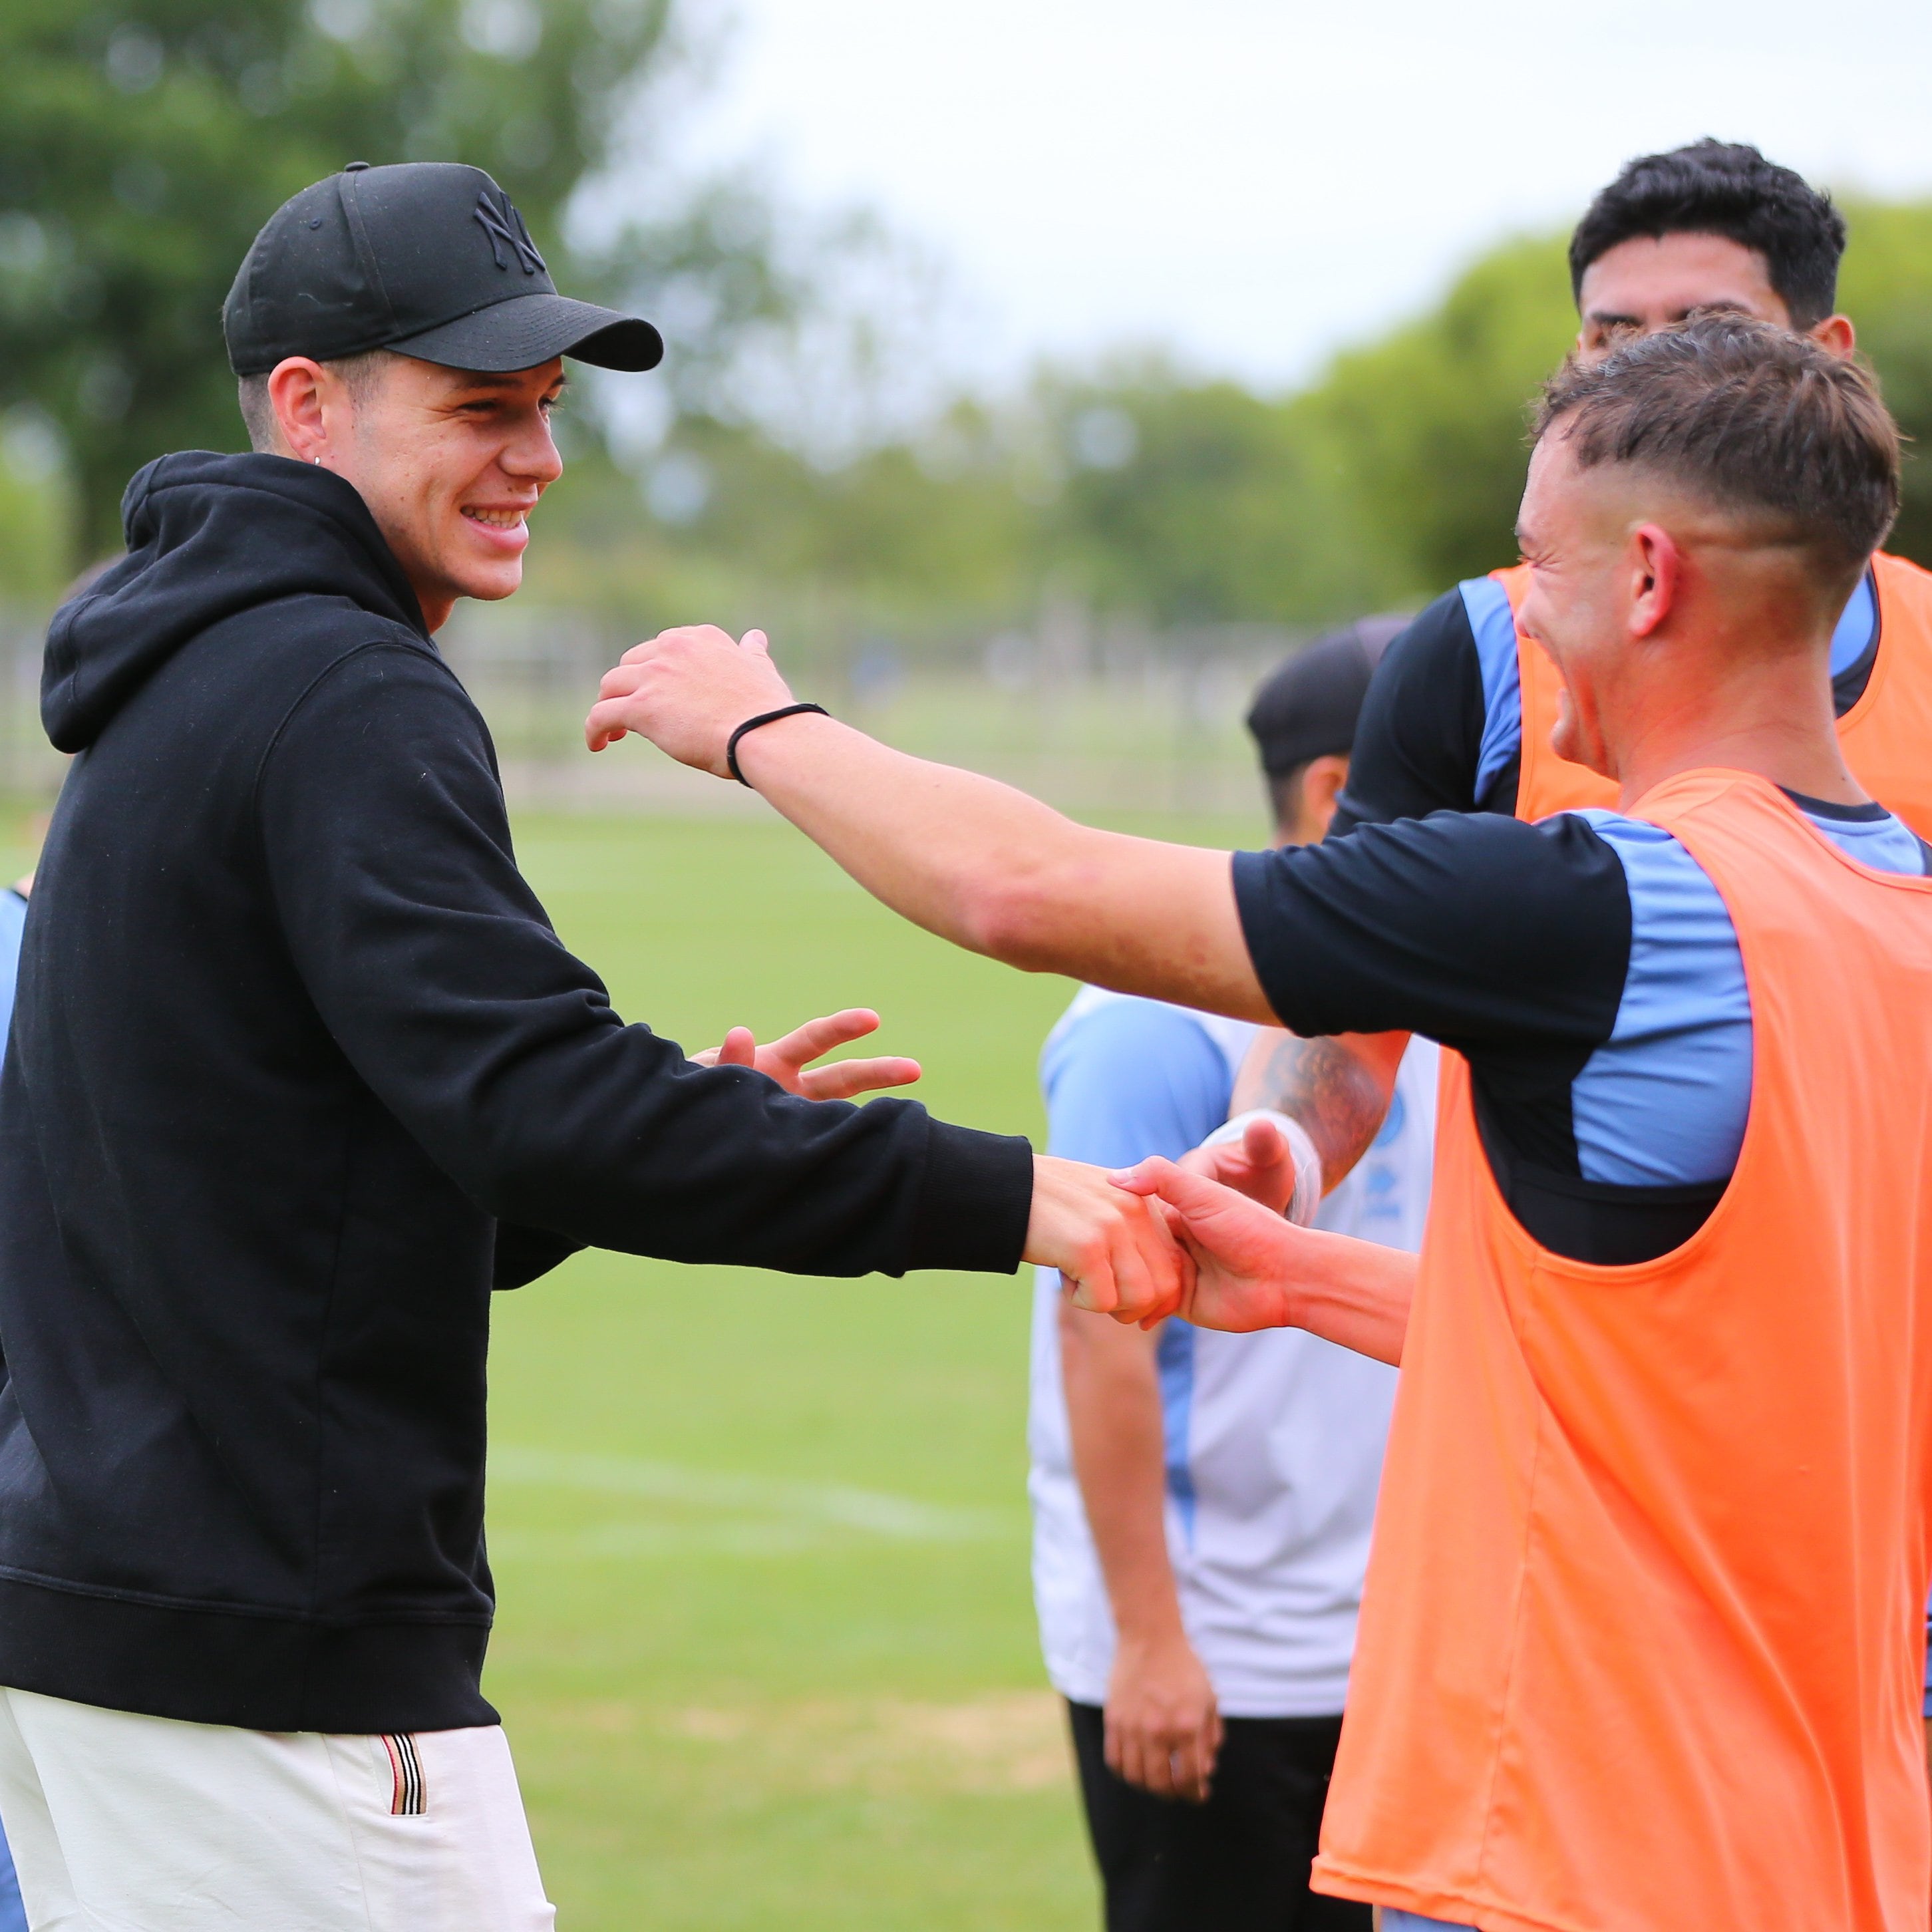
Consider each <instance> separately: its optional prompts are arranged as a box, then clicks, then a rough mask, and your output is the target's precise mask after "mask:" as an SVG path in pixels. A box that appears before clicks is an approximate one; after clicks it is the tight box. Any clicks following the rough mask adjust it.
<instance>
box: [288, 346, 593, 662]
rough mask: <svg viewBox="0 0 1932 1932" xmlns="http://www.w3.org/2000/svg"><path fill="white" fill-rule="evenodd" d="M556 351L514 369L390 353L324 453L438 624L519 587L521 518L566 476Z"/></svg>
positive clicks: (431, 622)
mask: <svg viewBox="0 0 1932 1932" xmlns="http://www.w3.org/2000/svg"><path fill="white" fill-rule="evenodd" d="M563 380H564V379H563V364H562V360H561V359H552V360H551V361H550V362H545V363H541V364H540V365H538V367H536V368H534V369H520V370H517V371H514V372H512V373H511V374H508V375H484V374H477V373H475V372H472V371H468V370H463V369H446V368H442V367H440V365H437V364H436V363H434V362H418V361H416V359H414V358H413V357H410V356H397V355H392V356H384V357H383V359H382V362H381V365H380V368H378V369H377V370H376V371H373V372H372V373H371V378H370V380H368V382H366V383H364V384H362V385H359V386H358V389H357V390H356V394H355V395H354V398H353V405H352V411H353V416H352V426H351V428H350V434H348V435H347V437H342V438H341V439H339V440H338V439H337V438H335V437H332V438H331V439H330V442H329V449H328V452H327V454H326V456H325V457H324V458H323V460H324V461H326V463H327V464H328V466H329V468H330V469H333V470H335V472H336V473H337V474H338V475H340V476H341V477H342V478H344V480H345V481H348V482H350V483H353V484H354V485H355V486H356V489H357V490H358V491H359V492H360V493H361V495H362V499H363V501H364V502H366V503H367V504H368V506H369V510H370V513H371V515H373V516H374V517H375V519H376V522H377V526H378V527H379V528H380V529H381V531H382V532H383V535H384V536H385V537H386V538H388V540H389V547H390V548H391V549H392V550H394V551H395V554H396V559H397V561H398V562H400V563H401V565H402V566H403V569H404V572H405V573H406V574H407V576H408V577H409V580H410V583H412V584H413V586H415V588H416V595H417V598H419V601H421V603H422V607H423V617H424V620H425V622H426V623H427V624H428V626H429V628H431V630H432V631H434V630H438V629H440V628H441V627H442V625H443V623H444V622H446V620H447V619H448V617H449V613H450V609H451V607H452V605H453V604H455V601H456V600H457V598H459V597H478V598H484V599H485V600H486V601H489V600H493V599H495V598H502V597H507V596H508V595H510V594H511V592H513V591H514V589H516V588H517V586H518V585H519V584H520V583H522V581H523V552H524V550H525V549H526V548H527V547H528V546H529V540H530V533H529V526H528V524H527V523H526V517H528V516H529V512H530V511H532V510H533V509H535V508H536V505H537V501H538V498H539V497H541V496H542V494H543V493H544V490H547V489H548V488H549V487H550V484H553V482H555V481H556V479H557V478H558V477H559V476H560V475H562V473H563V461H562V458H560V457H559V455H557V451H556V443H555V442H554V441H553V440H552V439H551V436H550V409H551V406H552V405H553V404H554V403H555V401H556V398H557V397H558V395H559V393H560V392H562V388H563Z"/></svg>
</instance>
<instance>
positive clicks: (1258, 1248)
mask: <svg viewBox="0 0 1932 1932" xmlns="http://www.w3.org/2000/svg"><path fill="white" fill-rule="evenodd" d="M1297 1180H1298V1175H1297V1171H1296V1165H1295V1156H1294V1154H1293V1153H1292V1151H1291V1150H1290V1148H1289V1145H1288V1142H1287V1141H1286V1139H1285V1138H1284V1137H1283V1135H1282V1134H1281V1133H1280V1130H1278V1129H1277V1127H1274V1125H1273V1124H1272V1123H1271V1122H1270V1121H1268V1120H1266V1119H1265V1118H1258V1119H1254V1120H1251V1121H1249V1122H1248V1124H1247V1127H1246V1128H1245V1129H1244V1131H1243V1132H1242V1133H1241V1136H1239V1138H1238V1139H1234V1140H1231V1141H1227V1142H1221V1143H1218V1144H1217V1143H1215V1142H1210V1143H1209V1144H1208V1145H1205V1146H1204V1147H1199V1148H1196V1149H1195V1150H1194V1151H1193V1153H1191V1154H1187V1155H1186V1156H1185V1157H1183V1158H1182V1159H1181V1160H1180V1161H1178V1162H1176V1161H1172V1160H1160V1159H1154V1160H1144V1161H1142V1163H1140V1164H1139V1166H1137V1167H1134V1168H1131V1169H1128V1170H1127V1172H1124V1173H1119V1174H1110V1173H1109V1172H1106V1170H1105V1169H1101V1168H1097V1167H1088V1166H1085V1165H1083V1164H1082V1163H1079V1162H1078V1161H1069V1160H1055V1159H1054V1158H1053V1157H1052V1156H1050V1155H1048V1156H1042V1157H1040V1158H1038V1159H1037V1160H1035V1162H1034V1199H1033V1218H1032V1220H1031V1223H1030V1224H1029V1226H1028V1230H1027V1247H1026V1259H1028V1261H1030V1262H1038V1263H1040V1265H1043V1266H1044V1267H1047V1268H1058V1270H1059V1271H1060V1275H1061V1280H1062V1281H1063V1282H1064V1283H1065V1284H1066V1286H1067V1291H1068V1292H1069V1294H1070V1296H1071V1297H1072V1299H1073V1305H1074V1306H1075V1307H1076V1308H1084V1309H1088V1310H1092V1311H1093V1312H1094V1313H1096V1314H1100V1315H1111V1316H1112V1317H1113V1318H1114V1319H1115V1321H1116V1322H1137V1323H1139V1325H1141V1326H1142V1327H1143V1328H1147V1327H1151V1326H1152V1325H1153V1324H1154V1323H1155V1322H1159V1321H1161V1320H1163V1319H1165V1318H1166V1317H1167V1316H1170V1315H1178V1316H1181V1317H1183V1318H1184V1319H1186V1320H1187V1321H1189V1322H1193V1324H1194V1325H1196V1327H1198V1328H1220V1329H1226V1330H1228V1331H1231V1332H1232V1333H1234V1334H1247V1333H1248V1332H1250V1331H1252V1330H1254V1329H1257V1328H1284V1327H1288V1326H1305V1325H1306V1323H1305V1322H1304V1320H1303V1319H1302V1316H1303V1313H1304V1310H1303V1309H1302V1307H1301V1301H1300V1298H1298V1294H1297V1292H1296V1291H1297V1286H1298V1283H1299V1282H1300V1281H1301V1280H1302V1278H1303V1277H1305V1276H1307V1275H1308V1274H1310V1273H1313V1272H1320V1271H1321V1269H1320V1264H1322V1262H1325V1261H1328V1260H1329V1259H1331V1256H1328V1255H1326V1254H1325V1253H1324V1252H1323V1251H1324V1250H1326V1249H1328V1247H1331V1244H1334V1241H1335V1240H1336V1238H1335V1237H1334V1236H1331V1235H1318V1234H1315V1233H1313V1232H1311V1231H1310V1230H1309V1229H1304V1228H1298V1227H1297V1226H1295V1225H1294V1224H1293V1223H1292V1222H1290V1221H1288V1220H1285V1219H1284V1218H1283V1216H1284V1214H1286V1211H1287V1208H1288V1206H1289V1202H1290V1201H1291V1200H1292V1199H1293V1198H1294V1196H1295V1192H1296V1186H1297ZM1348 1245H1350V1246H1352V1245H1353V1244H1348Z"/></svg>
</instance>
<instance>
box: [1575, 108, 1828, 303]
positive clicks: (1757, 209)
mask: <svg viewBox="0 0 1932 1932" xmlns="http://www.w3.org/2000/svg"><path fill="white" fill-rule="evenodd" d="M1640 235H1645V236H1651V237H1652V238H1653V239H1658V238H1661V237H1662V236H1666V235H1721V236H1724V237H1725V238H1726V239H1728V240H1730V241H1733V242H1737V243H1738V244H1739V245H1740V246H1742V247H1743V248H1753V249H1755V250H1756V251H1757V253H1758V254H1760V255H1762V256H1763V257H1764V260H1765V266H1766V269H1767V270H1768V271H1769V275H1770V278H1771V285H1772V287H1773V288H1774V289H1775V290H1777V292H1778V296H1779V297H1780V298H1781V299H1782V301H1783V302H1784V306H1785V307H1786V308H1787V309H1788V310H1789V311H1790V314H1791V326H1792V327H1793V328H1794V329H1814V328H1816V327H1817V325H1818V324H1819V323H1821V322H1823V320H1825V318H1826V317H1827V316H1828V315H1829V314H1831V313H1832V308H1833V307H1834V305H1835V304H1836V302H1837V301H1838V259H1839V257H1841V256H1842V255H1843V254H1844V252H1845V217H1843V215H1842V214H1840V213H1839V212H1838V210H1837V209H1836V208H1834V207H1833V206H1832V197H1831V196H1829V194H1825V193H1821V192H1820V190H1818V189H1817V188H1815V187H1813V186H1812V185H1811V183H1810V182H1809V181H1806V180H1805V178H1804V176H1803V175H1798V174H1794V173H1793V172H1792V171H1791V169H1789V168H1781V167H1779V166H1776V165H1775V163H1772V162H1770V161H1768V160H1766V159H1765V157H1763V155H1762V154H1760V153H1759V152H1758V151H1757V148H1753V147H1749V146H1747V145H1745V143H1744V142H1741V141H1714V140H1712V139H1709V138H1706V139H1704V140H1702V141H1694V142H1691V145H1689V146H1688V147H1687V148H1673V149H1672V150H1671V151H1670V153H1668V154H1644V155H1641V156H1640V157H1638V159H1637V160H1634V161H1631V162H1629V163H1626V165H1625V168H1624V170H1623V172H1622V173H1621V174H1620V175H1618V176H1617V178H1616V180H1615V181H1613V182H1611V184H1610V186H1609V187H1607V188H1605V189H1604V191H1603V193H1601V194H1600V195H1598V197H1597V198H1596V199H1595V201H1593V202H1591V204H1590V207H1589V212H1588V213H1587V214H1585V215H1584V217H1583V220H1581V221H1580V222H1578V223H1577V232H1576V233H1575V234H1574V235H1573V236H1571V238H1570V292H1571V294H1572V295H1573V296H1575V297H1576V299H1577V304H1578V306H1579V307H1581V306H1582V303H1583V271H1584V270H1585V269H1587V268H1589V266H1590V264H1591V263H1592V262H1594V261H1595V260H1598V258H1599V257H1601V256H1603V255H1606V254H1608V253H1609V252H1610V250H1611V249H1613V248H1616V246H1617V245H1619V243H1620V242H1628V241H1630V240H1631V239H1632V238H1633V237H1634V236H1640Z"/></svg>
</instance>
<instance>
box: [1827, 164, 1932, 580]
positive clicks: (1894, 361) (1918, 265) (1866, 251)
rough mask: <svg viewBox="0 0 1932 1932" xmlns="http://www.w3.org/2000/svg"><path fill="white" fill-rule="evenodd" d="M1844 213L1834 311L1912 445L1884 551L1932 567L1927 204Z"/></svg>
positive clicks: (1867, 206)
mask: <svg viewBox="0 0 1932 1932" xmlns="http://www.w3.org/2000/svg"><path fill="white" fill-rule="evenodd" d="M1845 214H1846V219H1847V220H1849V223H1850V224H1851V230H1852V239H1851V245H1850V246H1849V248H1847V249H1846V251H1845V266H1844V272H1843V274H1842V275H1841V277H1840V278H1839V282H1838V305H1839V307H1840V308H1842V309H1843V311H1844V312H1845V313H1846V314H1847V315H1849V317H1851V318H1852V322H1853V323H1855V325H1856V326H1857V329H1858V346H1859V347H1860V348H1861V350H1863V351H1864V353H1865V355H1866V356H1868V357H1869V358H1870V361H1871V363H1872V366H1873V368H1875V369H1876V370H1877V371H1878V374H1879V380H1881V381H1882V383H1883V384H1884V386H1885V401H1887V402H1888V403H1889V404H1891V410H1892V413H1893V414H1894V416H1896V417H1897V419H1898V422H1899V426H1900V428H1902V429H1903V431H1905V433H1906V435H1907V436H1908V437H1910V438H1911V439H1912V441H1911V442H1910V443H1908V444H1907V446H1906V463H1905V501H1904V505H1903V508H1902V509H1901V510H1900V513H1899V518H1898V525H1897V528H1896V529H1894V531H1893V532H1892V534H1891V539H1890V541H1889V542H1888V544H1887V546H1886V547H1887V548H1888V549H1891V550H1896V551H1897V552H1899V553H1900V554H1901V555H1903V556H1909V557H1911V558H1912V559H1914V560H1915V561H1916V562H1919V563H1922V564H1926V565H1932V202H1907V203H1905V204H1903V205H1897V204H1893V205H1886V204H1885V203H1883V202H1858V201H1855V202H1849V203H1848V204H1847V205H1846V208H1845Z"/></svg>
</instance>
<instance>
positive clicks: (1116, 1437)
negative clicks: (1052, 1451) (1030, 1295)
mask: <svg viewBox="0 0 1932 1932" xmlns="http://www.w3.org/2000/svg"><path fill="white" fill-rule="evenodd" d="M1061 1376H1062V1379H1063V1382H1064V1386H1065V1388H1066V1392H1067V1424H1068V1429H1069V1432H1070V1436H1071V1439H1072V1442H1073V1466H1074V1472H1075V1475H1076V1477H1077V1478H1078V1480H1079V1484H1080V1494H1081V1499H1082V1502H1083V1503H1084V1504H1085V1508H1086V1512H1087V1521H1088V1527H1089V1529H1091V1531H1092V1532H1093V1537H1094V1550H1095V1552H1096V1553H1097V1555H1098V1556H1099V1558H1100V1570H1101V1574H1102V1575H1103V1577H1104V1578H1105V1579H1106V1586H1107V1596H1108V1600H1109V1602H1110V1603H1111V1604H1112V1606H1113V1611H1114V1622H1115V1628H1116V1629H1117V1630H1118V1631H1119V1632H1120V1633H1121V1635H1122V1636H1123V1637H1127V1638H1134V1637H1149V1638H1159V1637H1172V1636H1175V1635H1178V1634H1180V1632H1181V1602H1180V1597H1179V1595H1178V1592H1177V1591H1176V1589H1175V1581H1174V1567H1173V1565H1172V1562H1171V1561H1170V1559H1169V1556H1168V1549H1167V1523H1166V1488H1167V1475H1166V1439H1165V1435H1164V1432H1163V1426H1162V1419H1161V1409H1160V1383H1159V1380H1158V1378H1157V1375H1156V1373H1155V1367H1154V1337H1152V1336H1151V1335H1147V1334H1142V1332H1141V1331H1139V1330H1138V1329H1133V1328H1118V1327H1117V1326H1115V1325H1114V1324H1112V1323H1111V1322H1105V1321H1102V1320H1098V1319H1096V1318H1095V1317H1094V1316H1091V1315H1085V1314H1082V1313H1079V1312H1078V1311H1076V1310H1069V1309H1067V1308H1065V1307H1063V1308H1062V1310H1061Z"/></svg>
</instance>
